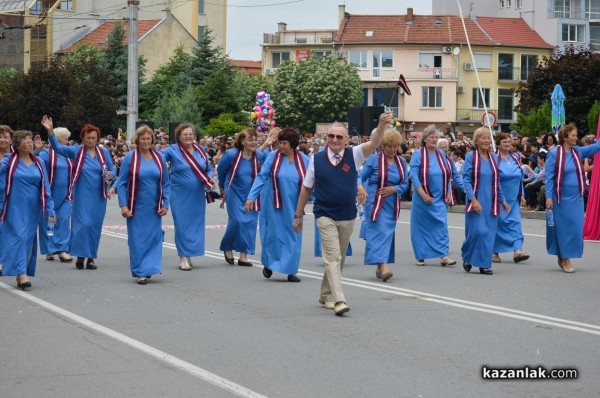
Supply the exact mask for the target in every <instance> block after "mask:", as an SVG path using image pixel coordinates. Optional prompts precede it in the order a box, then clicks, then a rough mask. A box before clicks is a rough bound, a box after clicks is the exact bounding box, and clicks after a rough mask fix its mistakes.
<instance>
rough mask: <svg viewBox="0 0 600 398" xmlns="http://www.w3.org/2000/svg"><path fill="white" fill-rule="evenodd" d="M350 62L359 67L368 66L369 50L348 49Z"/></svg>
mask: <svg viewBox="0 0 600 398" xmlns="http://www.w3.org/2000/svg"><path fill="white" fill-rule="evenodd" d="M348 62H349V63H350V65H354V66H356V67H357V68H366V67H367V51H366V50H365V51H352V50H351V51H348Z"/></svg>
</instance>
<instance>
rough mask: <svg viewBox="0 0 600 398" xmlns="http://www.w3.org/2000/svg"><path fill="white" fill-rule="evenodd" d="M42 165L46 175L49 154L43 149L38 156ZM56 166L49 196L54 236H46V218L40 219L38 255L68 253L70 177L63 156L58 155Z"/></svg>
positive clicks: (70, 205) (69, 236)
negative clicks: (53, 215)
mask: <svg viewBox="0 0 600 398" xmlns="http://www.w3.org/2000/svg"><path fill="white" fill-rule="evenodd" d="M38 156H39V158H40V160H42V161H43V162H42V163H44V167H45V170H46V175H48V176H49V175H50V174H49V173H48V162H49V160H48V159H49V156H50V154H49V152H48V149H44V150H43V151H42V152H40V154H39V155H38ZM56 158H57V164H56V175H55V176H54V181H53V182H52V186H51V187H50V189H51V194H52V195H51V196H52V200H53V201H54V211H55V212H56V224H55V225H54V235H53V236H48V235H47V231H48V218H47V217H41V218H40V253H41V254H55V253H59V252H68V251H69V245H70V241H71V208H72V203H71V201H70V200H67V194H68V191H69V184H70V181H71V176H70V175H69V165H68V162H67V159H66V158H65V157H64V156H60V155H58V156H57V157H56Z"/></svg>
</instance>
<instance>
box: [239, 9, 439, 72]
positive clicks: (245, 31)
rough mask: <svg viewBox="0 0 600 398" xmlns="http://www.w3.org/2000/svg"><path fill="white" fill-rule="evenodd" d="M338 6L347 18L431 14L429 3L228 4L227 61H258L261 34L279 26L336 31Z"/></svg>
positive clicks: (294, 28) (274, 29) (272, 30)
mask: <svg viewBox="0 0 600 398" xmlns="http://www.w3.org/2000/svg"><path fill="white" fill-rule="evenodd" d="M338 4H345V5H346V12H348V13H350V14H363V15H364V14H370V15H373V14H374V15H377V14H395V15H403V14H406V9H407V8H408V7H412V8H413V10H414V13H415V14H421V15H423V14H425V15H427V14H431V1H429V0H419V1H415V0H228V9H227V52H228V54H229V57H230V58H232V59H245V60H253V61H259V60H260V58H261V47H260V45H261V44H262V42H263V33H270V34H273V33H275V32H277V23H279V22H285V23H287V29H289V30H299V29H337V28H338ZM240 6H243V7H240ZM248 6H251V7H248Z"/></svg>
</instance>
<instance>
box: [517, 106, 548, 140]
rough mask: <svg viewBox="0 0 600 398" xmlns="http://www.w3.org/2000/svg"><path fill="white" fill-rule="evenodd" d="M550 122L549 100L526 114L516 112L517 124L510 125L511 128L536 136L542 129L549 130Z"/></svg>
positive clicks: (520, 132)
mask: <svg viewBox="0 0 600 398" xmlns="http://www.w3.org/2000/svg"><path fill="white" fill-rule="evenodd" d="M551 124H552V109H551V107H550V102H548V101H546V102H544V103H543V104H542V106H540V107H539V108H537V109H533V110H531V111H529V112H528V113H526V114H523V113H520V112H518V113H517V124H516V125H511V126H510V128H511V129H512V130H517V131H518V132H519V134H521V135H526V136H534V137H535V136H538V135H539V134H540V132H542V131H550V128H551V127H552V126H551Z"/></svg>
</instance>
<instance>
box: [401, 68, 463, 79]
mask: <svg viewBox="0 0 600 398" xmlns="http://www.w3.org/2000/svg"><path fill="white" fill-rule="evenodd" d="M411 78H417V79H458V68H442V67H439V68H435V67H433V68H432V67H426V68H419V69H417V73H415V75H414V76H412V75H411Z"/></svg>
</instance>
